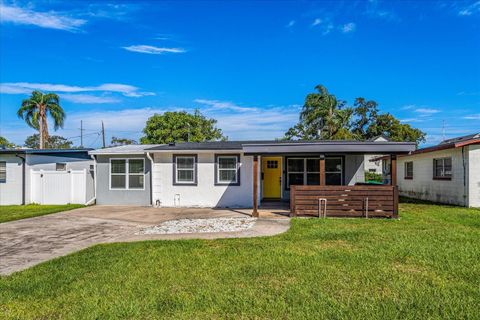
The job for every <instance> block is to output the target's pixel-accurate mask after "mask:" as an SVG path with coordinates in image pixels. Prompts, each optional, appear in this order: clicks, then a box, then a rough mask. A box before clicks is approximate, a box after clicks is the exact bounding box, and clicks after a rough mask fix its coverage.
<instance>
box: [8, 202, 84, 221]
mask: <svg viewBox="0 0 480 320" xmlns="http://www.w3.org/2000/svg"><path fill="white" fill-rule="evenodd" d="M82 207H84V206H83V205H80V204H66V205H38V204H29V205H26V206H0V223H2V222H7V221H13V220H20V219H25V218H32V217H37V216H43V215H46V214H50V213H55V212H61V211H66V210H72V209H76V208H82Z"/></svg>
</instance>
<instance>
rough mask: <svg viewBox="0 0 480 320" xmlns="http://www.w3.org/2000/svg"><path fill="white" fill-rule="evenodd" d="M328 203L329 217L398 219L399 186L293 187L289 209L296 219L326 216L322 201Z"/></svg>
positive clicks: (327, 212)
mask: <svg viewBox="0 0 480 320" xmlns="http://www.w3.org/2000/svg"><path fill="white" fill-rule="evenodd" d="M320 199H325V200H326V202H327V203H326V216H327V217H388V218H392V217H393V218H396V217H398V191H397V187H396V186H388V185H384V186H292V187H291V189H290V209H291V211H292V215H293V216H297V215H305V216H319V214H321V215H323V214H324V208H323V206H324V205H325V204H324V203H323V204H322V209H321V212H319V200H320Z"/></svg>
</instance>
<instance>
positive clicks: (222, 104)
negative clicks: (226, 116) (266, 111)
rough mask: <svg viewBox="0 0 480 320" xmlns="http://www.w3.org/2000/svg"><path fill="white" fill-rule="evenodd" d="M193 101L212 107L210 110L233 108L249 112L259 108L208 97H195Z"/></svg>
mask: <svg viewBox="0 0 480 320" xmlns="http://www.w3.org/2000/svg"><path fill="white" fill-rule="evenodd" d="M193 101H194V102H196V103H199V104H203V105H205V106H208V107H210V108H209V110H233V111H238V112H247V111H255V110H257V108H251V107H242V106H238V105H236V104H234V103H232V102H229V101H219V100H207V99H195V100H193Z"/></svg>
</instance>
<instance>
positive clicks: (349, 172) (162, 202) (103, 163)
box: [89, 140, 415, 214]
mask: <svg viewBox="0 0 480 320" xmlns="http://www.w3.org/2000/svg"><path fill="white" fill-rule="evenodd" d="M413 150H415V143H409V142H390V141H384V140H383V141H382V140H378V141H214V142H202V143H193V142H190V143H171V144H162V145H129V146H120V147H112V148H105V149H98V150H94V151H90V152H89V154H90V155H92V156H93V157H94V158H95V164H96V165H95V168H96V169H95V170H96V174H95V176H96V203H97V204H100V205H144V206H150V205H153V206H158V207H222V208H224V207H229V208H253V209H254V211H255V210H256V207H257V206H262V205H263V204H265V203H267V202H270V201H280V202H286V203H288V202H289V200H290V196H291V192H292V189H294V188H292V186H308V187H310V186H311V187H313V186H320V187H322V186H326V187H331V188H330V189H331V190H333V191H335V190H340V189H341V188H342V187H341V186H349V187H347V188H346V193H349V192H351V191H355V190H354V189H355V188H353V186H356V185H357V186H359V188H360V185H363V186H362V187H361V188H363V189H362V190H360V191H358V194H360V196H364V195H367V193H368V192H366V191H365V190H366V189H365V188H367V186H365V172H364V157H365V155H366V154H384V155H385V154H387V155H392V156H394V155H399V154H407V153H408V152H410V151H413ZM338 186H340V189H339V188H338ZM350 186H352V187H351V188H350ZM372 188H377V190H378V189H381V187H378V186H377V187H372ZM384 189H385V190H384V191H382V190H383V189H382V190H381V192H388V194H389V197H390V198H389V199H390V200H391V201H393V199H394V197H393V194H392V195H390V192H393V191H394V190H393V188H384ZM333 191H332V192H333ZM364 191H365V192H364ZM355 192H356V191H355ZM355 192H354V193H355ZM342 194H343V193H342ZM357 198H358V197H357ZM356 200H357V201H359V200H358V199H356ZM371 200H372V199H371ZM362 201H363V200H362ZM330 202H331V203H332V205H336V208H337V209H338V210H336V211H339V210H344V209H345V208H347V205H348V204H347V203H343V202H342V203H340V205H339V204H338V203H337V204H335V201H333V200H332V201H330ZM362 203H363V202H362ZM369 203H370V207H369V208H370V209H371V210H372V212H373V210H374V209H375V208H374V204H375V203H374V202H373V200H372V201H370V202H369ZM329 205H330V203H329ZM355 205H357V206H358V203H357V204H355ZM362 205H363V204H362ZM382 205H384V206H386V207H388V210H390V211H391V212H393V206H394V204H393V202H392V204H388V205H387V204H385V203H380V202H379V204H378V206H382ZM348 209H350V207H348ZM380 209H381V208H380ZM380 209H378V210H377V211H376V212H380V211H381V210H380ZM358 210H364V209H359V208H358V207H355V208H354V209H352V210H351V212H353V213H355V214H357V213H360V214H362V212H363V211H362V212H359V211H358ZM332 211H335V210H334V209H332ZM364 211H365V210H364ZM349 213H350V212H349Z"/></svg>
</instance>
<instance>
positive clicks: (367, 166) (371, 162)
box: [363, 154, 382, 174]
mask: <svg viewBox="0 0 480 320" xmlns="http://www.w3.org/2000/svg"><path fill="white" fill-rule="evenodd" d="M363 163H364V170H365V172H370V173H377V174H382V159H379V156H377V155H372V154H369V155H365V160H364V162H363Z"/></svg>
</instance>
